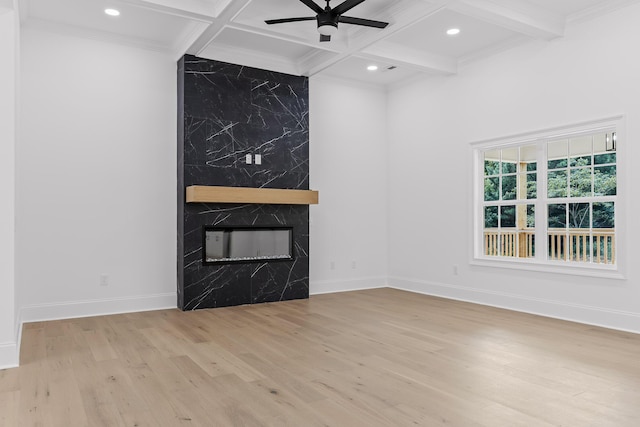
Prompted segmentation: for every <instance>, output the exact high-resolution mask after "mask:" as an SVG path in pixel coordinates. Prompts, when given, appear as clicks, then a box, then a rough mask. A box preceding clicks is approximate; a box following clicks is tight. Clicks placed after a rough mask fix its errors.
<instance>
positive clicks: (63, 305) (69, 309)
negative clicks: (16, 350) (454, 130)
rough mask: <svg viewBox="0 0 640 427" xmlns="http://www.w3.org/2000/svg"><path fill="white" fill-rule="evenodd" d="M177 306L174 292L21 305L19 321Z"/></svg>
mask: <svg viewBox="0 0 640 427" xmlns="http://www.w3.org/2000/svg"><path fill="white" fill-rule="evenodd" d="M176 307H177V297H176V293H175V292H170V293H166V294H155V295H141V296H133V297H122V298H108V299H96V300H83V301H67V302H58V303H50V304H34V305H27V306H23V307H21V308H20V324H21V325H22V323H28V322H40V321H46V320H59V319H72V318H76V317H90V316H103V315H109V314H120V313H132V312H137V311H151V310H164V309H168V308H176Z"/></svg>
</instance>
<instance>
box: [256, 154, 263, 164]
mask: <svg viewBox="0 0 640 427" xmlns="http://www.w3.org/2000/svg"><path fill="white" fill-rule="evenodd" d="M255 159H256V165H261V164H262V154H256V155H255Z"/></svg>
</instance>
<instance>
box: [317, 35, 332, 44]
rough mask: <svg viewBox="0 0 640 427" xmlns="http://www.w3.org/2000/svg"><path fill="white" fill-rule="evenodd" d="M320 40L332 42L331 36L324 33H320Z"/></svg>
mask: <svg viewBox="0 0 640 427" xmlns="http://www.w3.org/2000/svg"><path fill="white" fill-rule="evenodd" d="M320 41H321V42H330V41H331V36H325V35H324V34H320Z"/></svg>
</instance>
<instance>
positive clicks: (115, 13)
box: [104, 9, 120, 16]
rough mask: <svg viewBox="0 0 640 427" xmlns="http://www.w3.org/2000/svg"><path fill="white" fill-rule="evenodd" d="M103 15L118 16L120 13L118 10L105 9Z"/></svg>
mask: <svg viewBox="0 0 640 427" xmlns="http://www.w3.org/2000/svg"><path fill="white" fill-rule="evenodd" d="M104 13H106V14H107V15H109V16H120V11H119V10H118V9H105V10H104Z"/></svg>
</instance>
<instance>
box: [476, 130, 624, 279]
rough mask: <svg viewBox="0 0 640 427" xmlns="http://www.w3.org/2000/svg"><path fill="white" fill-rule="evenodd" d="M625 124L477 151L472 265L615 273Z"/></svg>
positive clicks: (486, 144)
mask: <svg viewBox="0 0 640 427" xmlns="http://www.w3.org/2000/svg"><path fill="white" fill-rule="evenodd" d="M620 120H621V118H619V119H612V120H607V121H604V122H598V123H592V124H588V125H582V126H579V127H573V128H566V129H563V130H556V131H545V132H540V133H539V134H537V135H525V136H523V137H521V138H511V139H505V140H499V141H490V142H482V143H476V144H474V151H475V158H476V169H475V170H476V173H475V188H476V193H475V194H476V202H475V212H474V217H475V246H474V260H479V261H501V262H504V261H506V262H508V263H509V264H514V263H517V264H524V265H529V266H531V265H546V266H553V267H552V268H553V269H558V268H560V269H563V268H571V269H572V270H573V271H575V269H576V268H577V269H580V268H582V269H589V270H591V271H593V270H594V269H601V270H617V267H618V258H619V251H618V247H619V239H618V237H619V236H620V234H621V233H620V230H619V226H618V227H616V224H618V222H619V221H618V220H617V219H618V217H619V214H618V210H619V200H618V193H619V190H618V168H619V161H620V158H619V151H618V146H619V144H620V143H621V141H620V139H621V138H620V131H619V128H620Z"/></svg>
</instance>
